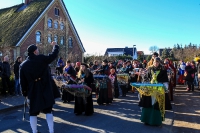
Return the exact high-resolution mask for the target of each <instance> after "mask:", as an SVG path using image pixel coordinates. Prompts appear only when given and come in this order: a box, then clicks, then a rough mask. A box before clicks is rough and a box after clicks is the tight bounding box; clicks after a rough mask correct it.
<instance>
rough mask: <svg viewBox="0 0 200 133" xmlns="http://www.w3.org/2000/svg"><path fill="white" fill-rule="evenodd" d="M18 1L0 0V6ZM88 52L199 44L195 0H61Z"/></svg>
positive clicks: (197, 3) (199, 14) (199, 17)
mask: <svg viewBox="0 0 200 133" xmlns="http://www.w3.org/2000/svg"><path fill="white" fill-rule="evenodd" d="M21 2H22V0H8V1H6V2H4V0H0V3H1V4H0V8H4V7H9V6H12V5H15V4H20V3H21ZM64 2H65V4H66V7H67V9H68V11H69V14H70V16H71V18H72V20H73V23H74V25H75V27H76V29H77V31H78V34H79V36H80V38H81V40H82V42H83V45H84V47H85V49H86V53H89V54H104V53H105V50H106V48H123V47H126V46H128V47H132V46H133V45H136V47H137V49H138V50H139V51H144V52H145V53H146V54H148V53H149V47H150V46H157V47H159V48H164V47H173V46H174V44H177V43H179V44H183V45H185V44H189V43H190V42H191V43H194V44H198V45H199V44H200V1H199V0H64Z"/></svg>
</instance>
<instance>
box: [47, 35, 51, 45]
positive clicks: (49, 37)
mask: <svg viewBox="0 0 200 133" xmlns="http://www.w3.org/2000/svg"><path fill="white" fill-rule="evenodd" d="M47 41H48V43H51V42H52V35H51V34H48V37H47Z"/></svg>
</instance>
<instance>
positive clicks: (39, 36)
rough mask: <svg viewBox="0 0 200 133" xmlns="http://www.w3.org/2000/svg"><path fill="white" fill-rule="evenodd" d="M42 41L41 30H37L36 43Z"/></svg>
mask: <svg viewBox="0 0 200 133" xmlns="http://www.w3.org/2000/svg"><path fill="white" fill-rule="evenodd" d="M40 42H41V32H39V31H37V32H36V43H40Z"/></svg>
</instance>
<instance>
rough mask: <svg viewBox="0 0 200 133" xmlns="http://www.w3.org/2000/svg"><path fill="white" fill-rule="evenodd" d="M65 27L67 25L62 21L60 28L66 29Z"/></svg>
mask: <svg viewBox="0 0 200 133" xmlns="http://www.w3.org/2000/svg"><path fill="white" fill-rule="evenodd" d="M64 27H65V26H64V23H63V22H61V23H60V29H61V30H64Z"/></svg>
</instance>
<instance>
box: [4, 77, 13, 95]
mask: <svg viewBox="0 0 200 133" xmlns="http://www.w3.org/2000/svg"><path fill="white" fill-rule="evenodd" d="M2 85H3V89H2V93H3V95H6V90H7V88H8V93H10V94H12V93H13V92H12V89H11V86H10V77H2Z"/></svg>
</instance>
